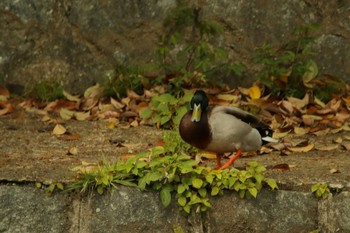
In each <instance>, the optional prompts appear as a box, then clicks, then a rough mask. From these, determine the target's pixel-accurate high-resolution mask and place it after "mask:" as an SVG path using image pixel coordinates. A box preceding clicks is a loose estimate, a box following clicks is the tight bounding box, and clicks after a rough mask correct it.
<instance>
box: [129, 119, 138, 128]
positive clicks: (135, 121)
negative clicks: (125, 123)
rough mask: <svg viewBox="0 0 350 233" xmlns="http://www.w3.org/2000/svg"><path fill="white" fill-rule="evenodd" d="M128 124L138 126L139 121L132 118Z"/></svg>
mask: <svg viewBox="0 0 350 233" xmlns="http://www.w3.org/2000/svg"><path fill="white" fill-rule="evenodd" d="M130 125H131V126H132V127H137V126H139V123H138V122H137V120H133V121H132V122H131V123H130Z"/></svg>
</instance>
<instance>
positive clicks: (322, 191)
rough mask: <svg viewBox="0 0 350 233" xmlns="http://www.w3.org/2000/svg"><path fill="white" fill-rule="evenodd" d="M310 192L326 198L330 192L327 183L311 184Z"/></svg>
mask: <svg viewBox="0 0 350 233" xmlns="http://www.w3.org/2000/svg"><path fill="white" fill-rule="evenodd" d="M311 192H312V193H314V194H315V195H316V197H318V198H321V197H322V198H326V197H327V196H328V194H329V193H330V189H329V187H328V185H327V183H316V184H314V185H312V187H311Z"/></svg>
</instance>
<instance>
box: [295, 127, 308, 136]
mask: <svg viewBox="0 0 350 233" xmlns="http://www.w3.org/2000/svg"><path fill="white" fill-rule="evenodd" d="M309 131H310V128H305V127H298V126H295V127H294V133H295V134H297V135H305V134H307V133H308V132H309Z"/></svg>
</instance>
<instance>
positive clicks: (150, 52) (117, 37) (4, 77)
mask: <svg viewBox="0 0 350 233" xmlns="http://www.w3.org/2000/svg"><path fill="white" fill-rule="evenodd" d="M188 2H190V1H188ZM178 4H179V1H176V0H147V1H139V0H130V1H123V0H99V1H95V0H94V1H93V0H85V1H79V0H75V1H69V0H46V1H13V0H2V1H1V2H0V30H1V33H0V84H6V85H7V86H8V87H9V88H10V90H11V92H12V93H18V94H28V93H30V91H31V90H32V88H33V85H34V84H35V83H37V82H39V81H52V80H56V81H59V82H61V84H63V85H64V87H65V89H66V90H68V91H70V92H73V93H82V92H83V90H85V89H86V88H87V87H88V86H91V85H92V84H94V83H95V82H99V81H101V80H103V79H104V78H106V77H107V76H108V75H111V74H112V75H113V72H114V70H115V67H116V66H117V65H118V64H123V63H131V62H132V63H148V62H150V61H152V59H154V56H155V55H154V51H155V48H156V47H157V41H158V38H159V36H160V35H161V34H162V33H163V32H164V30H165V29H164V28H163V21H164V19H165V17H166V16H167V14H168V13H169V12H171V11H172V10H173V9H174V8H175V7H176V6H177V5H178ZM190 4H194V5H196V6H199V7H201V9H202V10H201V17H203V18H206V19H210V20H213V21H215V22H217V23H219V24H221V25H222V26H224V29H225V33H224V36H223V37H222V38H220V41H221V44H222V45H224V47H225V48H227V50H228V51H229V53H230V57H232V58H233V59H234V60H237V61H240V62H243V63H244V64H246V65H247V67H248V71H247V73H246V74H245V75H244V77H241V78H237V77H235V78H233V77H228V78H227V79H226V82H227V83H228V84H230V85H232V86H235V85H249V84H250V83H251V82H252V81H253V80H254V78H255V77H254V75H255V73H256V67H255V66H254V65H253V63H252V56H253V52H254V49H255V48H257V47H258V46H261V45H262V44H264V43H271V44H275V45H276V44H282V43H283V42H285V41H287V40H288V39H289V36H290V33H291V31H292V30H293V29H294V28H295V27H296V26H297V25H300V24H308V23H317V24H318V25H319V26H320V29H319V30H318V31H317V33H316V38H317V44H316V45H315V48H316V49H317V51H318V55H317V57H316V61H317V63H318V64H319V69H320V71H321V73H326V74H332V75H334V76H337V77H340V78H342V79H344V80H345V81H349V80H350V2H349V1H346V0H339V1H326V0H321V1H316V0H293V1H283V2H281V1H278V0H254V1H244V0H213V1H209V0H201V1H199V0H198V1H193V2H192V3H191V2H190Z"/></svg>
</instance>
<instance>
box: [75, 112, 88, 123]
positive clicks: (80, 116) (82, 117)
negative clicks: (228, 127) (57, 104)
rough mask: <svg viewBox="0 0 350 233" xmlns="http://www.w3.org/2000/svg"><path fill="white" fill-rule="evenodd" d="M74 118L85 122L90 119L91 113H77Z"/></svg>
mask: <svg viewBox="0 0 350 233" xmlns="http://www.w3.org/2000/svg"><path fill="white" fill-rule="evenodd" d="M74 117H75V119H77V120H78V121H85V120H87V119H89V118H90V111H88V112H75V113H74Z"/></svg>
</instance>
